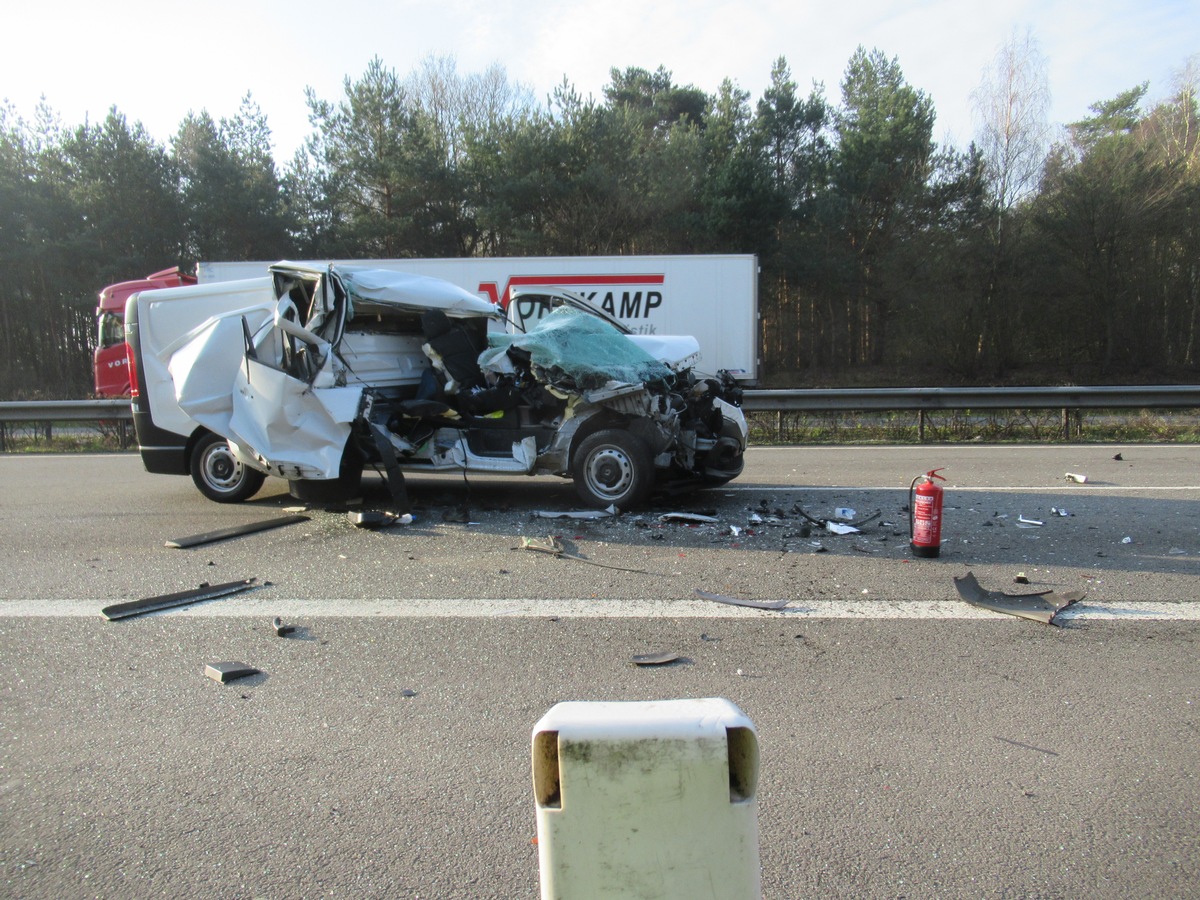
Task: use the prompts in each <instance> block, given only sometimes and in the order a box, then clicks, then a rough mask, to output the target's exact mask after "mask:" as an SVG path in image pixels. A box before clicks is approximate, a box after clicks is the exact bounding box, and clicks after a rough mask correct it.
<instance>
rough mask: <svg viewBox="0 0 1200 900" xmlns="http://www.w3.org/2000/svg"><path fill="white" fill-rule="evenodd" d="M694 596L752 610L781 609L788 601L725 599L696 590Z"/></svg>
mask: <svg viewBox="0 0 1200 900" xmlns="http://www.w3.org/2000/svg"><path fill="white" fill-rule="evenodd" d="M696 596H697V597H699V598H700V599H701V600H712V601H713V602H714V603H727V604H729V605H730V606H749V607H751V608H753V609H783V608H784V607H786V606H787V605H788V603H789V602H791V601H789V600H743V599H742V598H740V597H726V596H724V595H723V594H713V593H710V592H709V591H702V590H700V588H696Z"/></svg>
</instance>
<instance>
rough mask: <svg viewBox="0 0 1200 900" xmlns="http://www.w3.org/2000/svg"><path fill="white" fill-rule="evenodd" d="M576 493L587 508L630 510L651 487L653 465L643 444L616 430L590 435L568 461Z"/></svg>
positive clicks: (634, 436)
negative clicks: (609, 507)
mask: <svg viewBox="0 0 1200 900" xmlns="http://www.w3.org/2000/svg"><path fill="white" fill-rule="evenodd" d="M571 477H572V478H573V479H574V481H575V492H576V493H577V494H579V498H580V499H581V500H583V502H584V503H587V504H588V505H589V506H595V507H599V508H601V509H603V508H605V507H608V506H616V507H618V508H619V509H632V508H634V507H636V506H638V505H639V504H640V503H642V501H644V500H645V499H646V497H647V496H648V495H649V493H650V488H651V487H653V485H654V461H653V460H652V459H651V457H650V448H649V447H647V446H646V443H645V441H643V440H642V439H641V438H639V437H637V436H636V435H633V434H630V433H629V432H628V431H621V430H618V429H615V428H609V429H605V430H604V431H597V432H596V433H595V434H590V435H588V436H587V437H586V438H584V439H583V441H582V442H581V443H580V444H579V447H578V449H577V450H576V451H575V456H574V458H573V459H572V461H571Z"/></svg>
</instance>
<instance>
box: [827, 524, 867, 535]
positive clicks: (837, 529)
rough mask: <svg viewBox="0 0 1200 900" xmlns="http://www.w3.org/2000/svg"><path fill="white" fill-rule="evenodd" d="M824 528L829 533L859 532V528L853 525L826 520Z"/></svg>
mask: <svg viewBox="0 0 1200 900" xmlns="http://www.w3.org/2000/svg"><path fill="white" fill-rule="evenodd" d="M825 530H826V531H828V532H829V533H830V534H859V533H860V532H859V530H858V529H857V528H855V527H854V526H853V525H848V524H846V523H845V522H833V521H830V522H826V523H825Z"/></svg>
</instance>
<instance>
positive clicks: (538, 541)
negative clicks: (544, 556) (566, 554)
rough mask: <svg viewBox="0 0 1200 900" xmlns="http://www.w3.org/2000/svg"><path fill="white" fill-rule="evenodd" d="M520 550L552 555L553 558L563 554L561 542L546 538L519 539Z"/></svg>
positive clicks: (553, 538)
mask: <svg viewBox="0 0 1200 900" xmlns="http://www.w3.org/2000/svg"><path fill="white" fill-rule="evenodd" d="M521 549H522V550H533V551H535V552H537V553H552V554H554V555H555V556H561V555H562V552H563V545H562V541H560V540H559V539H558V538H556V537H548V538H544V539H543V538H531V537H522V538H521Z"/></svg>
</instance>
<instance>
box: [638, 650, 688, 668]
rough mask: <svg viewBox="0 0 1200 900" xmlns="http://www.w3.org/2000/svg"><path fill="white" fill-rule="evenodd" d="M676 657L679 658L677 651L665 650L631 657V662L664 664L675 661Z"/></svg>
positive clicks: (652, 664) (645, 664) (647, 664)
mask: <svg viewBox="0 0 1200 900" xmlns="http://www.w3.org/2000/svg"><path fill="white" fill-rule="evenodd" d="M677 659H679V654H678V653H671V652H670V651H667V652H664V653H645V654H642V655H641V656H635V657H633V658H632V662H633V664H634V665H635V666H665V665H668V664H670V663H673V662H675V661H676V660H677Z"/></svg>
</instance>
